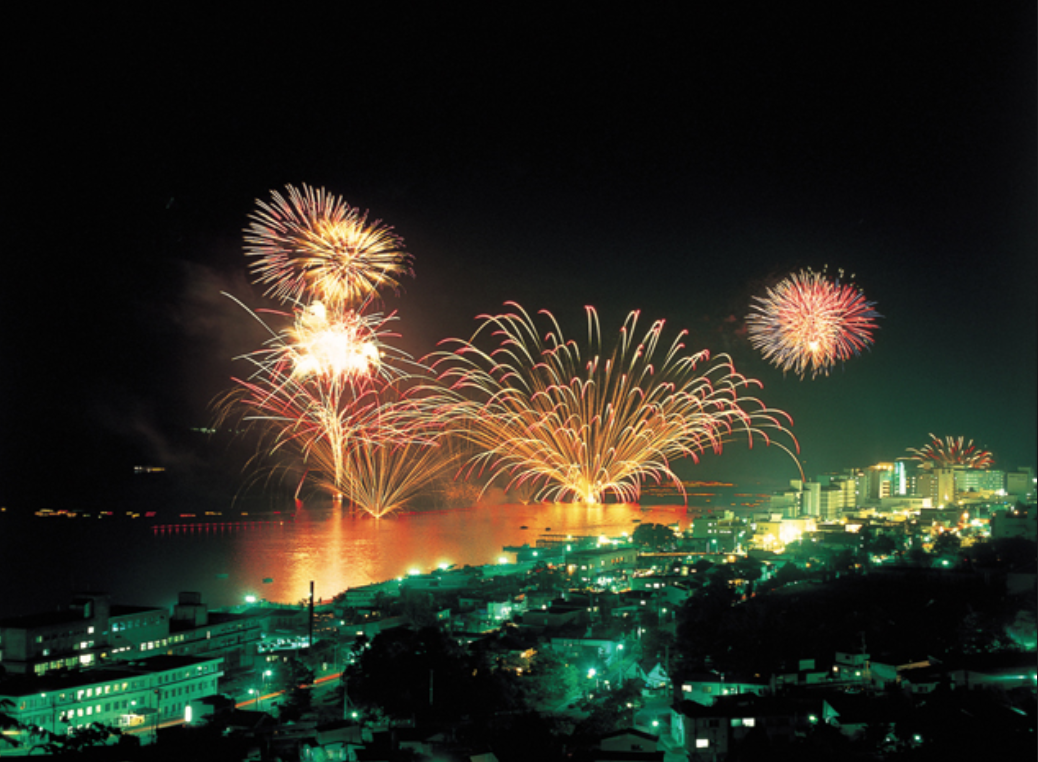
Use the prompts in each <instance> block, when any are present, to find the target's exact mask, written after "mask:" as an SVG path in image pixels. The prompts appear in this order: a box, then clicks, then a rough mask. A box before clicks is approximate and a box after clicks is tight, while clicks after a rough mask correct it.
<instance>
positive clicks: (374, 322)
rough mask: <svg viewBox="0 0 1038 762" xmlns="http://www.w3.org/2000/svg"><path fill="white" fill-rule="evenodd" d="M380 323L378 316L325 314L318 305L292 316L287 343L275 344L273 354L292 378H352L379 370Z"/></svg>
mask: <svg viewBox="0 0 1038 762" xmlns="http://www.w3.org/2000/svg"><path fill="white" fill-rule="evenodd" d="M383 324H384V321H383V318H382V316H381V315H380V314H377V313H376V314H367V315H365V314H363V313H361V312H355V311H353V310H347V311H345V312H343V313H341V314H339V315H334V314H333V315H329V312H328V309H327V308H326V307H325V306H324V304H322V303H321V302H315V303H314V304H311V305H309V306H308V307H306V308H305V309H301V310H299V311H298V312H297V313H296V320H295V325H294V326H293V327H292V328H291V329H290V331H289V335H290V337H291V341H288V342H285V341H279V342H278V349H277V351H276V354H281V355H285V357H283V358H282V360H288V361H290V362H291V364H292V366H293V373H294V374H295V375H301V376H307V375H323V376H328V377H332V378H335V377H343V376H345V377H356V376H365V375H369V374H371V373H377V372H378V371H379V370H380V369H381V361H382V352H381V350H380V348H379V346H380V344H381V338H382V337H381V336H379V335H378V328H379V327H381V325H383Z"/></svg>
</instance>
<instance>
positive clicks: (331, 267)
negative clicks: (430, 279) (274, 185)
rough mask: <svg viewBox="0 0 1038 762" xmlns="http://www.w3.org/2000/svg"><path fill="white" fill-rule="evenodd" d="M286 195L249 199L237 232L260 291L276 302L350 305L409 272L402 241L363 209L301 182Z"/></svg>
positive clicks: (395, 281)
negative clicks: (252, 204) (252, 207)
mask: <svg viewBox="0 0 1038 762" xmlns="http://www.w3.org/2000/svg"><path fill="white" fill-rule="evenodd" d="M287 191H288V196H287V198H286V197H285V196H282V195H281V194H280V193H277V192H276V191H274V192H272V193H271V197H272V200H271V202H270V203H269V204H268V203H266V202H264V201H257V202H256V205H257V207H258V209H257V210H256V211H254V212H252V214H250V215H249V217H250V219H251V220H252V223H251V224H250V225H249V227H248V228H247V229H246V231H245V253H246V255H248V256H251V257H255V258H256V259H255V260H254V261H253V262H252V266H251V269H252V271H253V274H254V275H255V277H256V282H257V283H260V284H263V285H266V286H267V290H266V292H265V293H266V294H267V295H268V296H272V297H274V298H276V299H279V300H282V301H303V302H309V301H312V300H318V301H322V302H325V303H330V304H338V303H356V302H359V301H363V300H364V299H367V298H369V297H371V296H374V295H375V294H376V293H377V292H378V291H379V290H380V289H382V288H385V287H389V288H396V287H398V286H399V278H400V277H401V276H403V275H409V274H410V273H411V270H410V263H411V255H410V254H408V253H407V252H405V251H404V249H403V241H402V239H401V238H400V237H399V236H397V235H396V234H395V233H393V230H392V228H389V227H385V226H382V224H381V222H380V221H377V220H376V221H375V222H373V223H370V224H369V223H368V215H367V212H364V213H362V212H360V210H358V209H355V208H353V207H351V206H350V205H349V204H347V203H346V202H345V201H343V199H341V198H339V197H337V196H334V195H332V194H330V193H328V192H326V191H325V190H324V189H323V188H318V189H314V188H311V187H310V186H308V185H303V188H302V190H299V189H298V188H295V187H294V186H291V185H289V186H287Z"/></svg>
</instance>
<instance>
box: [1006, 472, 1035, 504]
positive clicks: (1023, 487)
mask: <svg viewBox="0 0 1038 762" xmlns="http://www.w3.org/2000/svg"><path fill="white" fill-rule="evenodd" d="M1006 494H1007V495H1009V496H1010V497H1012V498H1015V499H1017V500H1019V501H1021V502H1023V503H1032V502H1034V498H1035V479H1034V470H1033V469H1030V468H1018V469H1016V471H1010V472H1009V473H1008V474H1006Z"/></svg>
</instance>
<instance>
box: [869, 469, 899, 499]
mask: <svg viewBox="0 0 1038 762" xmlns="http://www.w3.org/2000/svg"><path fill="white" fill-rule="evenodd" d="M865 476H866V483H867V485H868V489H867V491H866V493H865V494H866V495H867V497H868V499H869V500H880V499H882V498H884V497H890V496H891V495H892V494H896V493H895V492H894V484H895V480H894V464H893V463H877V464H875V465H873V466H869V467H868V469H866V472H865Z"/></svg>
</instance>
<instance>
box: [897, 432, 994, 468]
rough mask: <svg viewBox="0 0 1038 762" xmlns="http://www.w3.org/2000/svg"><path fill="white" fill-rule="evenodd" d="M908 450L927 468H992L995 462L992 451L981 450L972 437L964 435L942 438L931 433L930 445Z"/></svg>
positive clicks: (922, 466) (920, 465)
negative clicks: (968, 437)
mask: <svg viewBox="0 0 1038 762" xmlns="http://www.w3.org/2000/svg"><path fill="white" fill-rule="evenodd" d="M908 451H909V452H910V453H913V455H912V458H911V460H916V461H919V467H920V468H925V469H934V468H953V467H955V466H962V467H964V468H990V467H991V465H992V464H993V463H994V462H995V461H994V457H993V456H992V455H991V453H990V452H988V451H987V450H981V449H980V448H979V447H976V446H975V445H974V444H973V440H972V439H971V440H970V441H969V442H967V441H965V439H964V438H963V437H958V438H955V437H945V438H944V439H943V440H941V439H938V438H937V437H935V436H934V435H933V434H931V435H930V443H929V444H928V445H926V446H925V447H920V448H919V449H915V448H912V447H909V448H908Z"/></svg>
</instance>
